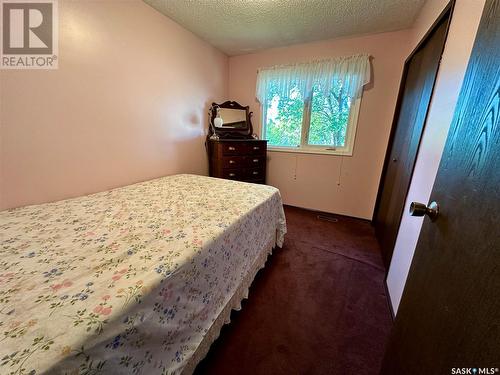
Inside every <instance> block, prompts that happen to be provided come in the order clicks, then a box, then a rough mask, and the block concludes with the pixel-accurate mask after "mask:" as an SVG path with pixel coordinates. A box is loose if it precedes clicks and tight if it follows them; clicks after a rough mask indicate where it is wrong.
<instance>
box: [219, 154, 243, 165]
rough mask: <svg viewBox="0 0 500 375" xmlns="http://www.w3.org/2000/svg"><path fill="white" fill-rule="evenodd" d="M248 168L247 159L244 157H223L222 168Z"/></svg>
mask: <svg viewBox="0 0 500 375" xmlns="http://www.w3.org/2000/svg"><path fill="white" fill-rule="evenodd" d="M246 166H247V158H245V157H244V156H223V157H222V168H243V167H246Z"/></svg>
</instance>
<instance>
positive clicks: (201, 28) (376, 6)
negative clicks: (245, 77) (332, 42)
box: [144, 0, 425, 55]
mask: <svg viewBox="0 0 500 375" xmlns="http://www.w3.org/2000/svg"><path fill="white" fill-rule="evenodd" d="M144 1H145V2H146V3H148V4H150V5H151V6H153V7H154V8H156V9H157V10H159V11H160V12H162V13H163V14H165V15H166V16H168V17H169V18H171V19H173V20H174V21H176V22H178V23H179V24H181V25H182V26H184V27H185V28H187V29H188V30H191V31H192V32H193V33H195V34H196V35H198V36H200V37H201V38H203V39H205V40H206V41H207V42H209V43H210V44H212V45H214V46H215V47H217V48H219V49H220V50H221V51H223V52H225V53H226V54H228V55H240V54H244V53H250V52H254V51H257V50H260V49H264V48H271V47H279V46H285V45H290V44H296V43H304V42H310V41H314V40H323V39H329V38H335V37H341V36H347V35H360V34H369V33H379V32H384V31H394V30H400V29H404V28H408V27H410V26H411V24H412V22H413V20H414V19H415V17H416V15H417V13H418V11H419V10H420V8H421V7H422V5H423V3H424V2H425V0H144Z"/></svg>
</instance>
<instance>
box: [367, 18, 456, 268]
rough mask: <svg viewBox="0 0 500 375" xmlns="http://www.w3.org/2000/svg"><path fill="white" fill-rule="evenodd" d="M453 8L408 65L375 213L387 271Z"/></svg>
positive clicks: (376, 227) (410, 58)
mask: <svg viewBox="0 0 500 375" xmlns="http://www.w3.org/2000/svg"><path fill="white" fill-rule="evenodd" d="M450 13H451V8H450V9H448V11H447V12H446V13H445V14H444V15H443V16H442V17H441V18H440V20H439V22H438V23H437V24H436V25H435V26H434V27H433V28H432V29H431V31H430V32H429V34H428V35H427V36H426V38H425V39H424V41H423V42H422V43H421V44H420V46H419V47H417V49H416V50H415V52H413V54H412V55H411V56H410V57H409V59H408V60H407V62H406V63H405V74H404V76H403V82H402V88H401V90H400V98H399V99H398V102H399V105H398V107H399V111H398V112H397V114H396V118H395V122H394V124H395V125H394V126H393V127H394V129H393V136H392V137H391V138H392V140H391V144H390V146H389V148H388V151H387V155H386V160H385V166H384V173H383V177H382V179H381V185H380V188H379V197H378V202H377V208H376V213H375V230H376V234H377V238H378V240H379V243H380V246H381V249H382V256H383V259H384V263H385V266H386V268H387V269H388V268H389V264H390V261H391V257H392V252H393V250H394V245H395V242H396V236H397V234H398V230H399V224H400V222H401V217H402V213H403V207H404V204H405V200H406V195H407V193H408V188H409V186H410V181H411V176H412V174H413V168H414V165H415V160H416V158H417V152H418V147H419V145H420V138H421V137H422V132H423V129H424V124H425V119H426V117H427V111H428V108H429V103H430V100H431V96H432V91H433V88H434V83H435V81H436V75H437V71H438V67H439V63H440V61H441V55H442V52H443V48H444V43H445V40H446V35H447V30H448V22H449V19H450Z"/></svg>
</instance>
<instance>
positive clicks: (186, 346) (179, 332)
mask: <svg viewBox="0 0 500 375" xmlns="http://www.w3.org/2000/svg"><path fill="white" fill-rule="evenodd" d="M285 231H286V224H285V218H284V213H283V206H282V202H281V197H280V195H279V191H278V190H277V189H275V188H273V187H270V186H264V185H254V184H247V183H242V182H236V181H228V180H221V179H215V178H209V177H203V176H195V175H175V176H169V177H164V178H160V179H156V180H152V181H147V182H143V183H139V184H135V185H131V186H127V187H123V188H119V189H114V190H110V191H107V192H102V193H98V194H93V195H90V196H86V197H80V198H76V199H70V200H65V201H60V202H55V203H47V204H42V205H35V206H27V207H23V208H18V209H13V210H7V211H3V212H0V236H1V250H0V251H1V256H0V332H1V334H0V341H1V342H0V373H1V374H40V373H68V374H95V373H103V374H123V373H127V374H128V373H130V374H177V373H180V372H181V371H182V369H183V367H184V366H185V364H186V362H187V361H188V360H189V358H190V357H191V355H192V354H193V353H194V351H195V350H196V348H197V346H198V345H199V344H200V342H201V341H202V339H203V337H204V334H205V333H206V332H207V330H208V329H209V328H210V326H211V325H212V323H213V321H214V320H215V319H216V318H217V316H218V314H219V313H220V311H221V310H222V309H223V307H224V306H225V305H226V303H227V302H228V300H229V299H230V298H231V296H232V294H234V293H235V290H236V289H237V288H238V285H239V283H240V282H241V280H242V278H243V277H244V276H245V275H246V274H247V273H248V270H249V268H250V267H251V265H252V263H253V261H254V259H255V258H256V257H257V256H258V255H259V253H260V252H261V251H263V249H264V248H265V246H266V244H269V243H270V242H271V241H273V240H274V239H275V238H276V242H277V243H278V245H280V246H281V243H282V240H283V236H284V234H285Z"/></svg>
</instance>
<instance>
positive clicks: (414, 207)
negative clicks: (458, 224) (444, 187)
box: [410, 201, 439, 221]
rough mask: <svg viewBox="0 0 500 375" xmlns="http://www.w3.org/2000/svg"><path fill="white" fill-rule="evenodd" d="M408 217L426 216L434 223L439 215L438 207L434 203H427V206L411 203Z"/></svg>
mask: <svg viewBox="0 0 500 375" xmlns="http://www.w3.org/2000/svg"><path fill="white" fill-rule="evenodd" d="M410 215H411V216H424V215H427V216H429V218H430V219H431V220H432V221H434V220H436V218H437V217H438V215H439V205H438V204H437V203H436V202H434V201H433V202H431V203H429V205H428V206H426V205H425V204H423V203H419V202H411V204H410Z"/></svg>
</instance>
